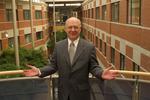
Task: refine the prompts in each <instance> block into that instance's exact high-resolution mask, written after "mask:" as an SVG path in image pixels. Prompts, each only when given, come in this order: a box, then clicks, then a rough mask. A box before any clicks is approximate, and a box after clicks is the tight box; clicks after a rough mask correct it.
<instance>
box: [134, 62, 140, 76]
mask: <svg viewBox="0 0 150 100" xmlns="http://www.w3.org/2000/svg"><path fill="white" fill-rule="evenodd" d="M139 70H140V66H139V65H137V64H136V63H135V62H133V71H139ZM133 78H138V76H133Z"/></svg>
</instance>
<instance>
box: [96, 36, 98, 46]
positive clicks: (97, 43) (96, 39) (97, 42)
mask: <svg viewBox="0 0 150 100" xmlns="http://www.w3.org/2000/svg"><path fill="white" fill-rule="evenodd" d="M96 47H98V37H97V36H96Z"/></svg>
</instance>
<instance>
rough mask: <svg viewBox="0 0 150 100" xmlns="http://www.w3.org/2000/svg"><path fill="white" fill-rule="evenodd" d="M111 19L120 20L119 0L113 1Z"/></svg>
mask: <svg viewBox="0 0 150 100" xmlns="http://www.w3.org/2000/svg"><path fill="white" fill-rule="evenodd" d="M111 9H112V12H111V20H112V21H114V22H118V21H119V2H115V3H112V5H111Z"/></svg>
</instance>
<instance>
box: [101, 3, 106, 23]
mask: <svg viewBox="0 0 150 100" xmlns="http://www.w3.org/2000/svg"><path fill="white" fill-rule="evenodd" d="M106 15H107V11H106V5H104V6H102V20H106Z"/></svg>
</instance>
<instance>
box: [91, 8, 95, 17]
mask: <svg viewBox="0 0 150 100" xmlns="http://www.w3.org/2000/svg"><path fill="white" fill-rule="evenodd" d="M93 10H94V9H93V8H92V9H91V18H94V16H93V15H94V11H93Z"/></svg>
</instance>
